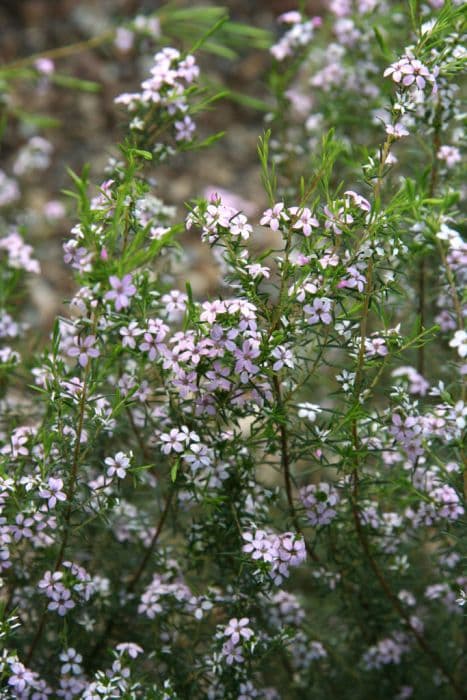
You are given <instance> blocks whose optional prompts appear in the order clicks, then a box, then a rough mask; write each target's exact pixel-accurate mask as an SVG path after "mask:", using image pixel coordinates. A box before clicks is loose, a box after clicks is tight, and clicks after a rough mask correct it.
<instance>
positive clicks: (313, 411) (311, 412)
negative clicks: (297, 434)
mask: <svg viewBox="0 0 467 700" xmlns="http://www.w3.org/2000/svg"><path fill="white" fill-rule="evenodd" d="M322 410H323V409H322V408H321V407H320V406H318V405H317V404H315V403H299V404H298V417H299V418H305V419H306V420H309V421H310V423H314V422H315V420H316V416H317V415H318V413H321V411H322Z"/></svg>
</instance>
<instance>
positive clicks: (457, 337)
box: [449, 331, 467, 357]
mask: <svg viewBox="0 0 467 700" xmlns="http://www.w3.org/2000/svg"><path fill="white" fill-rule="evenodd" d="M449 345H450V347H451V348H457V352H458V353H459V357H467V331H456V332H455V333H454V338H453V339H452V340H451V341H450V343H449Z"/></svg>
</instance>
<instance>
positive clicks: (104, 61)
mask: <svg viewBox="0 0 467 700" xmlns="http://www.w3.org/2000/svg"><path fill="white" fill-rule="evenodd" d="M208 5H211V6H213V4H212V3H209V2H205V1H201V0H200V1H199V2H170V3H165V2H157V1H155V0H147V1H144V0H83V1H81V2H76V1H75V0H1V1H0V26H1V27H2V30H1V35H0V61H1V64H2V66H1V69H3V70H4V69H5V68H7V69H11V71H10V74H9V75H10V77H9V79H8V81H7V84H6V85H3V84H2V80H1V78H0V91H1V97H2V103H1V109H2V126H3V133H2V140H1V145H0V149H1V150H0V169H1V170H2V171H4V173H6V175H7V176H8V177H13V172H14V169H15V163H16V162H17V160H18V154H19V153H20V152H21V149H22V148H24V147H25V145H27V144H28V142H29V141H30V139H31V138H33V137H35V136H40V137H43V138H45V139H46V140H47V141H48V142H49V143H50V144H51V147H50V149H49V152H48V153H47V154H45V156H44V158H45V161H46V162H45V161H44V162H43V163H42V164H41V167H40V168H37V169H32V170H31V172H29V171H28V170H26V171H25V172H23V173H22V174H21V176H19V177H18V178H17V179H18V185H19V189H20V193H21V194H20V196H21V199H20V202H19V209H20V212H21V213H20V217H19V221H16V222H15V223H17V224H19V225H20V226H21V227H23V230H24V235H25V237H26V239H27V240H28V242H30V243H32V245H33V246H34V248H35V250H36V254H37V256H38V257H39V259H40V261H41V266H42V273H43V274H42V275H41V276H37V278H36V279H32V280H31V285H32V287H33V288H32V290H31V291H32V298H33V302H34V305H35V308H34V309H31V310H30V316H31V319H30V321H32V322H33V325H34V326H36V328H38V329H39V328H41V329H43V331H46V330H47V332H48V330H49V329H50V326H51V323H52V322H53V319H54V317H55V315H56V314H57V313H60V312H61V311H63V309H64V307H63V300H64V299H67V298H69V297H70V296H71V295H72V294H73V291H74V289H75V286H74V282H73V278H72V275H71V273H70V270H69V269H68V268H67V267H66V266H65V265H64V263H63V258H62V243H63V241H64V240H65V239H66V238H67V236H68V233H69V231H70V228H71V227H72V226H73V225H74V223H76V219H75V218H74V209H73V203H72V202H71V200H70V199H69V198H67V197H66V196H64V195H63V190H64V189H66V188H70V185H71V181H70V178H69V175H68V174H67V167H70V168H72V169H73V170H74V171H75V172H78V173H80V172H81V171H82V168H83V166H84V165H86V164H90V165H91V181H92V182H94V183H95V184H96V185H99V184H100V183H101V182H102V181H103V179H105V166H106V164H107V162H108V159H109V157H118V151H117V149H116V147H115V145H116V144H117V143H118V142H119V141H121V140H122V138H123V136H124V133H125V124H126V123H127V115H126V113H125V110H124V109H121V108H119V107H117V106H116V105H115V104H114V99H115V97H116V96H117V95H119V94H120V93H122V92H131V91H132V90H134V89H136V88H137V87H138V86H139V84H140V82H141V80H142V79H144V77H146V75H147V74H148V72H149V69H150V67H151V65H152V57H153V55H154V53H155V52H156V51H157V50H158V49H159V48H161V47H162V46H167V45H175V46H177V47H178V48H182V49H189V48H190V46H191V44H192V43H193V40H194V39H195V38H196V36H194V37H193V36H192V34H194V32H190V29H191V28H190V23H189V21H188V22H186V21H185V22H180V23H177V22H176V21H174V22H170V26H169V25H167V27H166V26H165V25H164V21H161V33H162V35H161V36H159V37H156V36H152V37H150V36H148V37H146V38H143V39H142V40H141V39H139V40H138V41H137V42H134V43H133V44H132V45H131V42H128V40H127V38H125V31H123V32H120V30H118V28H119V27H120V28H122V27H125V26H128V23H129V22H131V21H132V20H134V18H135V17H137V16H146V17H147V16H150V15H151V14H152V13H158V14H160V16H161V19H162V17H163V16H164V13H165V12H167V13H170V12H172V11H174V10H183V9H190V10H193V9H194V8H202V7H205V6H208ZM219 5H221V4H220V3H219ZM219 5H217V6H219ZM296 6H297V5H296V3H294V2H291V1H289V0H256V1H255V2H250V1H248V0H231V1H230V2H226V3H225V4H224V5H223V7H224V8H225V9H226V10H227V12H228V13H229V16H230V18H231V19H232V20H233V21H236V22H241V23H245V24H247V25H248V26H250V27H256V28H258V29H262V30H264V31H265V32H268V33H270V36H273V35H274V33H275V31H276V22H275V19H276V17H277V16H278V15H279V14H280V13H282V12H285V11H287V10H290V9H296ZM309 9H310V10H311V11H312V12H313V13H317V12H318V13H319V9H320V8H319V4H318V3H316V2H314V3H310V8H309ZM116 29H117V36H115V30H116ZM264 36H265V37H267V35H266V34H265V35H264ZM243 43H244V45H243V46H234V47H233V52H235V54H236V55H235V57H233V56H232V57H229V58H227V57H224V56H219V55H214V54H212V53H207V52H201V53H200V54H199V55H198V60H199V63H200V66H201V70H202V76H203V80H205V81H206V82H207V83H208V85H209V86H210V87H213V88H214V87H215V86H217V85H218V86H219V88H221V87H224V86H225V87H227V88H228V89H229V90H231V91H233V93H235V95H237V98H236V99H229V98H226V99H222V100H220V101H219V102H216V103H215V105H214V106H213V108H212V109H211V110H210V111H208V112H206V113H204V114H203V115H201V116H200V117H199V118H198V119H197V128H198V130H197V135H198V138H201V139H202V138H206V137H208V136H210V135H211V134H213V133H216V132H219V131H225V132H226V134H225V136H224V137H223V138H222V139H221V140H220V141H218V142H217V143H216V144H215V145H214V146H213V147H211V148H209V149H205V150H203V151H202V152H194V153H186V154H183V156H178V157H176V158H175V159H172V160H171V162H170V164H168V165H167V166H164V167H163V168H162V169H160V170H158V172H157V176H156V181H155V182H154V188H155V194H157V196H159V197H161V198H162V199H163V200H164V201H166V202H167V204H169V205H174V206H176V207H177V215H178V216H179V217H182V216H184V214H185V210H184V202H185V201H187V200H190V199H193V198H194V197H199V196H203V195H205V194H206V192H209V191H210V190H212V189H214V190H218V189H219V188H223V189H227V190H229V191H232V192H233V193H235V194H236V195H238V196H240V197H242V198H243V199H244V200H245V202H246V203H249V212H248V213H250V214H253V215H254V214H255V213H257V212H258V211H261V209H262V208H263V207H264V205H265V204H266V202H265V197H264V193H263V190H262V187H261V183H260V177H259V168H258V161H257V155H256V146H257V140H258V136H259V135H260V134H261V133H262V132H263V130H264V128H265V122H264V117H265V113H266V111H267V106H268V101H269V103H271V98H270V96H269V94H268V90H267V80H268V70H269V67H270V64H271V60H270V55H269V52H268V50H267V48H266V46H267V43H268V39H267V38H265V39H263V41H262V42H259V43H262V44H263V46H262V47H259V46H258V43H257V44H256V46H255V42H254V41H252V42H251V43H250V44H249V43H248V42H243ZM43 56H45V57H48V61H49V63H50V62H52V63H51V65H49V66H47V63H45V64H44V63H42V64H41V63H40V61H41V59H42V57H43ZM39 67H40V70H39V75H37V69H38V68H39ZM31 68H33V69H34V70H35V71H36V74H35V76H34V79H32V80H31V77H30V75H29V77H28V73H27V72H28V71H31ZM74 80H79V81H89V82H83V83H76V85H75V84H74V83H73V81H74ZM75 88H77V89H75ZM242 95H243V96H247V97H250V98H254V99H255V100H258V104H257V105H253V106H252V105H251V104H250V103H248V104H246V102H248V100H244V99H242V98H241V97H239V96H242ZM261 102H263V104H262V105H261ZM258 105H259V106H258ZM245 206H246V207H247V208H248V204H245ZM16 207H18V202H16ZM0 220H1V223H2V228H5V227H6V228H8V226H9V225H11V221H9V220H8V214H5V209H4V208H0ZM184 245H185V248H186V251H187V253H188V255H189V265H190V268H192V274H191V280H190V281H191V283H192V285H193V289H194V292H195V293H196V294H197V295H204V294H206V293H209V292H212V291H213V290H214V289H215V288H216V286H217V283H218V277H217V275H218V271H217V270H216V269H215V266H213V265H212V260H211V258H210V256H209V253H208V254H206V247H205V246H202V245H201V244H200V243H199V241H198V238H197V236H196V235H195V234H192V235H189V236H188V237H185V238H184Z"/></svg>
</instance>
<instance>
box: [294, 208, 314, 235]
mask: <svg viewBox="0 0 467 700" xmlns="http://www.w3.org/2000/svg"><path fill="white" fill-rule="evenodd" d="M289 213H290V214H292V216H294V217H296V221H294V223H293V224H292V228H293V229H301V230H302V232H303V235H304V236H307V237H308V236H310V235H311V229H312V227H313V228H318V226H319V222H318V219H317V218H316V217H315V216H313V215H312V213H311V211H310V210H309V209H307V207H289Z"/></svg>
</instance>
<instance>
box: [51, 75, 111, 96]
mask: <svg viewBox="0 0 467 700" xmlns="http://www.w3.org/2000/svg"><path fill="white" fill-rule="evenodd" d="M49 79H50V81H51V82H52V83H54V84H55V85H59V86H60V87H64V88H70V89H71V90H81V91H82V92H99V90H100V89H101V86H100V85H99V83H95V82H93V81H91V80H81V78H74V77H73V76H71V75H61V74H60V73H55V74H52V75H51V76H50V78H49Z"/></svg>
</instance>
